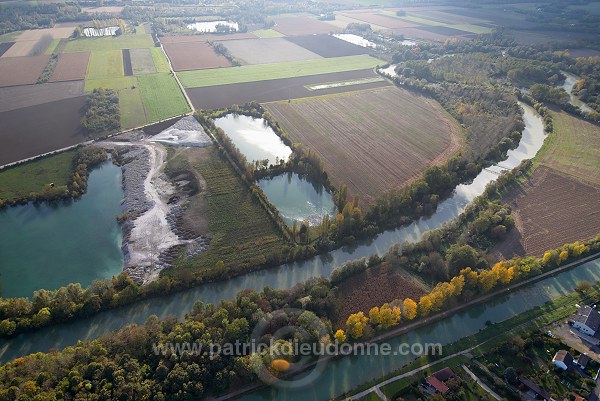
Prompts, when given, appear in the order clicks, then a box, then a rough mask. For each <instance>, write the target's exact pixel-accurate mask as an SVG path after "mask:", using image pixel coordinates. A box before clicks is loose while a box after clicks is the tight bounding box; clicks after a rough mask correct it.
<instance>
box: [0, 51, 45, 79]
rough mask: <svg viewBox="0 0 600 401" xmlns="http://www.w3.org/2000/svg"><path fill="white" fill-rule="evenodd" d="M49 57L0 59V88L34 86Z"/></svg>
mask: <svg viewBox="0 0 600 401" xmlns="http://www.w3.org/2000/svg"><path fill="white" fill-rule="evenodd" d="M49 60H50V56H33V57H2V58H0V87H2V86H14V85H29V84H34V83H35V82H36V81H37V79H38V78H39V76H40V75H41V74H42V72H44V68H46V65H47V64H48V61H49Z"/></svg>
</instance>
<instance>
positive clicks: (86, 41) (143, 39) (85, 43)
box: [65, 35, 154, 53]
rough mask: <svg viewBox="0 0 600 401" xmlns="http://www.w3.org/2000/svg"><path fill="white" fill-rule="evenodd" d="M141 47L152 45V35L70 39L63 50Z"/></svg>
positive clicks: (81, 50) (92, 50) (83, 50)
mask: <svg viewBox="0 0 600 401" xmlns="http://www.w3.org/2000/svg"><path fill="white" fill-rule="evenodd" d="M143 47H148V48H150V47H154V42H153V41H152V36H150V35H120V36H104V37H101V38H79V39H76V40H70V41H69V43H67V46H66V47H65V52H66V53H71V52H88V51H91V52H97V51H103V50H104V51H106V50H122V49H138V48H143Z"/></svg>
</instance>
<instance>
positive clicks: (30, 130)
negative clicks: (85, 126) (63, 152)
mask: <svg viewBox="0 0 600 401" xmlns="http://www.w3.org/2000/svg"><path fill="white" fill-rule="evenodd" d="M86 98H87V96H79V97H74V98H71V99H64V100H58V101H55V102H50V103H44V104H40V105H36V106H31V107H24V108H20V109H17V110H11V111H5V112H3V113H0V121H2V129H0V143H2V146H0V165H4V164H7V163H12V162H15V161H18V160H22V159H25V158H29V157H33V156H37V155H39V154H42V153H47V152H51V151H54V150H58V149H61V148H64V147H67V146H70V145H75V144H78V143H81V142H84V141H86V140H88V139H89V138H87V137H86V136H85V135H84V134H83V133H82V131H81V110H82V108H83V106H84V104H85V99H86Z"/></svg>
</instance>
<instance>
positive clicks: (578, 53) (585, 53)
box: [0, 45, 600, 58]
mask: <svg viewBox="0 0 600 401" xmlns="http://www.w3.org/2000/svg"><path fill="white" fill-rule="evenodd" d="M0 46H1V45H0ZM0 53H1V51H0ZM569 54H570V55H571V57H575V58H577V57H600V50H595V49H571V50H569Z"/></svg>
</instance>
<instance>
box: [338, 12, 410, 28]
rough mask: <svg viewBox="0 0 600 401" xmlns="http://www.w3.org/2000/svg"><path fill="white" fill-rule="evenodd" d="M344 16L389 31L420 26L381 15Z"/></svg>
mask: <svg viewBox="0 0 600 401" xmlns="http://www.w3.org/2000/svg"><path fill="white" fill-rule="evenodd" d="M343 15H345V16H347V17H350V18H354V19H357V20H359V21H362V22H366V23H369V24H375V25H379V26H383V27H385V28H389V29H398V28H412V27H416V26H420V25H421V24H418V23H416V22H412V21H405V20H401V19H400V18H394V17H390V16H387V15H383V14H379V13H344V14H343Z"/></svg>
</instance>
